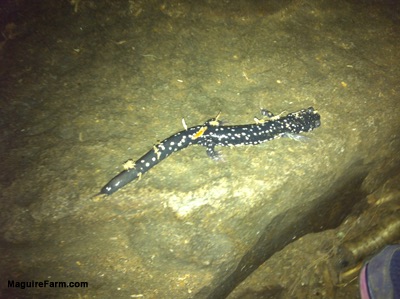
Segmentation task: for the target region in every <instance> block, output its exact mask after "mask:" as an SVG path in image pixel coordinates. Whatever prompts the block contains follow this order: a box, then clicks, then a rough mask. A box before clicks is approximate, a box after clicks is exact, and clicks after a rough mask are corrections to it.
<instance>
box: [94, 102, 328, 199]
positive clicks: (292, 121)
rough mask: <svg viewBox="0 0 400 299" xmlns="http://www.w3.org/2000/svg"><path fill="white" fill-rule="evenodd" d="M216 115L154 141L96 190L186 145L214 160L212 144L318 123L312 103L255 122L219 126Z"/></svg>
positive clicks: (116, 185) (115, 185)
mask: <svg viewBox="0 0 400 299" xmlns="http://www.w3.org/2000/svg"><path fill="white" fill-rule="evenodd" d="M218 117H219V114H218V116H217V117H215V118H212V119H209V120H208V121H206V122H205V123H204V124H203V125H201V126H195V127H191V128H187V129H186V130H184V131H181V132H178V133H176V134H174V135H172V136H171V137H168V138H167V139H165V140H163V141H161V142H160V143H158V144H156V145H154V146H153V148H152V149H151V150H150V151H148V152H147V153H146V154H145V155H144V156H143V157H141V158H140V159H139V160H137V161H136V162H133V161H132V160H129V163H128V162H127V163H125V168H126V169H125V170H124V171H122V172H120V173H119V174H118V175H117V176H115V177H114V178H113V179H112V180H111V181H109V182H108V183H107V185H105V186H104V187H103V188H102V189H101V191H100V193H99V194H107V195H110V194H112V193H114V192H115V191H117V190H118V189H120V188H121V187H123V186H125V185H126V184H128V183H130V182H131V181H133V180H135V179H138V178H140V177H141V176H142V175H143V174H144V173H145V172H147V171H148V170H149V169H150V168H152V167H154V166H155V165H157V164H158V163H159V162H161V161H162V160H164V159H165V158H167V157H168V156H169V155H171V154H172V153H174V152H177V151H180V150H182V149H184V148H186V147H188V146H189V145H202V146H205V147H206V148H207V154H208V156H209V157H211V158H212V159H215V160H218V159H219V155H218V153H217V152H216V151H215V147H216V146H240V145H256V144H260V143H262V142H266V141H269V140H272V139H276V138H280V137H285V136H290V135H292V134H298V133H301V132H309V131H311V130H314V129H315V128H317V127H319V126H320V125H321V121H320V115H319V114H318V113H317V111H315V110H314V108H313V107H309V108H307V109H303V110H299V111H296V112H293V113H289V114H287V115H286V116H280V115H279V116H273V114H272V113H270V112H269V113H268V117H269V119H267V120H258V119H256V123H254V124H248V125H237V126H223V125H222V122H221V121H220V120H218Z"/></svg>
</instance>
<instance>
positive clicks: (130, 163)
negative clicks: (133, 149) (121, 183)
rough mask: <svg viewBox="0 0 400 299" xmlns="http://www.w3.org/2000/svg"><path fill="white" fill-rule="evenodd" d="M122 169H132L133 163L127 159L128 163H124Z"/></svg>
mask: <svg viewBox="0 0 400 299" xmlns="http://www.w3.org/2000/svg"><path fill="white" fill-rule="evenodd" d="M123 167H124V169H125V170H129V169H134V168H135V162H133V160H132V159H129V160H128V161H126V162H125V163H124V164H123Z"/></svg>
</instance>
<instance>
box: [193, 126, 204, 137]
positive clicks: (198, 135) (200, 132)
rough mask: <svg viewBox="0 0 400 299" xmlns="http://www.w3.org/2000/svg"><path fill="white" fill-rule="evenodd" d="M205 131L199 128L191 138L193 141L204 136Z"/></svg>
mask: <svg viewBox="0 0 400 299" xmlns="http://www.w3.org/2000/svg"><path fill="white" fill-rule="evenodd" d="M207 129H208V128H207V127H201V128H200V130H198V131H197V133H195V134H194V135H193V136H192V139H193V140H195V139H197V138H199V137H201V136H202V135H203V134H204V132H205V131H207Z"/></svg>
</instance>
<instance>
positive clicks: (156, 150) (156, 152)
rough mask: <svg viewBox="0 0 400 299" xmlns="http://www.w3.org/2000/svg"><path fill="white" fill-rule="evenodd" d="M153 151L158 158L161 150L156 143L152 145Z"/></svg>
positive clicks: (158, 158)
mask: <svg viewBox="0 0 400 299" xmlns="http://www.w3.org/2000/svg"><path fill="white" fill-rule="evenodd" d="M153 150H154V153H155V154H156V155H157V160H160V156H161V152H160V151H159V150H158V148H157V144H156V145H153Z"/></svg>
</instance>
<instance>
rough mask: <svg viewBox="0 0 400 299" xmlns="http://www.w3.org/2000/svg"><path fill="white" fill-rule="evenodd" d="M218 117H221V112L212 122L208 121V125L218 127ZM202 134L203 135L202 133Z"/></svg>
mask: <svg viewBox="0 0 400 299" xmlns="http://www.w3.org/2000/svg"><path fill="white" fill-rule="evenodd" d="M220 115H221V111H220V112H219V113H218V115H217V116H216V117H215V119H214V120H212V121H210V125H212V126H215V127H217V126H219V125H220V123H221V122H220V121H219V120H218V118H219V117H220ZM203 133H204V132H203Z"/></svg>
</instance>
